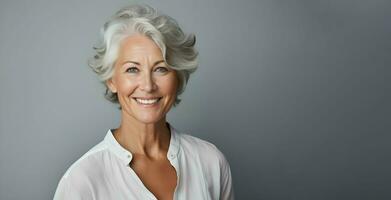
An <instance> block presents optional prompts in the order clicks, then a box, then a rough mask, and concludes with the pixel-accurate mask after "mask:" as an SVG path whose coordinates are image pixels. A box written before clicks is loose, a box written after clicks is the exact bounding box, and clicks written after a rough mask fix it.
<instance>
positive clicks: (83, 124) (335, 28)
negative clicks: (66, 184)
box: [0, 0, 391, 200]
mask: <svg viewBox="0 0 391 200" xmlns="http://www.w3.org/2000/svg"><path fill="white" fill-rule="evenodd" d="M128 2H129V1H125V0H110V1H108V0H107V1H103V0H83V1H79V0H67V1H60V0H34V1H30V0H19V1H12V0H2V1H1V2H0V91H1V94H0V199H2V200H3V199H4V200H13V199H15V200H16V199H37V200H42V199H51V198H52V197H53V194H54V191H55V189H56V187H57V184H58V181H59V180H60V178H61V176H62V175H63V173H64V172H65V170H66V169H67V168H68V167H69V166H70V165H71V164H72V163H73V162H74V161H76V160H77V159H78V158H79V157H80V156H81V155H82V154H84V153H85V152H86V151H87V150H88V149H90V148H91V147H92V146H94V145H95V144H97V143H98V142H99V141H101V140H102V139H103V137H104V135H105V134H106V131H107V130H108V129H109V128H115V127H117V126H118V123H119V119H120V113H119V110H118V109H117V108H116V106H115V105H112V104H111V103H109V102H108V101H106V100H105V99H104V98H103V93H104V88H103V85H101V83H99V81H98V78H97V76H96V75H95V74H94V73H93V72H92V70H90V69H89V67H88V66H87V59H88V58H89V57H90V56H91V55H92V53H93V51H92V45H93V44H94V43H95V41H96V40H97V38H98V34H99V30H100V27H101V26H102V25H103V23H104V22H105V21H106V19H107V18H108V17H109V16H111V15H112V14H113V13H114V12H115V11H116V10H117V9H119V8H120V7H121V6H123V5H127V3H128ZM145 2H146V3H148V4H150V5H151V6H153V7H156V8H158V9H160V10H161V11H162V12H164V13H166V14H168V15H170V16H172V17H174V18H175V19H177V21H178V22H179V24H181V25H182V26H183V29H184V31H186V32H193V33H195V34H196V36H197V47H198V49H199V52H200V66H199V69H198V71H197V72H196V73H195V74H194V75H193V76H192V77H191V78H190V82H189V85H188V87H187V90H186V92H185V94H184V95H183V96H182V98H183V101H182V103H181V104H180V105H179V106H178V107H177V108H174V109H173V110H171V111H170V113H169V115H168V121H169V122H171V123H172V124H173V125H174V126H175V127H176V128H177V129H179V130H181V131H183V132H186V133H189V134H192V135H194V136H197V137H200V138H202V139H205V140H208V141H210V142H212V143H214V144H216V146H218V147H219V149H220V150H221V151H222V152H223V153H224V154H225V156H226V157H227V159H228V161H229V162H230V165H231V170H232V175H233V180H234V188H235V194H236V197H237V199H240V200H241V199H267V200H269V199H270V200H290V199H300V200H304V199H308V200H313V199H319V200H321V199H324V200H329V199H341V200H342V199H356V200H357V199H377V200H380V199H391V192H390V188H391V172H390V169H391V161H390V158H391V155H390V154H391V153H390V152H391V145H390V141H391V136H390V131H391V125H390V124H391V123H390V122H391V120H390V117H391V106H390V102H391V101H390V100H391V96H390V89H391V88H390V87H391V79H390V75H391V70H390V64H391V56H390V53H391V40H390V39H391V37H390V36H391V24H390V19H391V12H390V10H391V3H390V1H385V0H384V1H381V0H371V1H369V0H368V1H353V0H351V1H348V0H328V1H324V0H317V1H305V0H295V1H281V0H268V1H256V0H241V1H239V0H236V1H234V0H214V1H209V0H197V1H190V0H164V1H158V0H154V1H152V0H149V1H145Z"/></svg>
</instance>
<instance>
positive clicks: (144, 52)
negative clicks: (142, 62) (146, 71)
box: [119, 34, 163, 59]
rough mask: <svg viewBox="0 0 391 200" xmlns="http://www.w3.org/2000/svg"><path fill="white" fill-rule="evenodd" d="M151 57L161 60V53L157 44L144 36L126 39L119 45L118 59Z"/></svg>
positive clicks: (138, 35) (133, 36) (132, 36)
mask: <svg viewBox="0 0 391 200" xmlns="http://www.w3.org/2000/svg"><path fill="white" fill-rule="evenodd" d="M139 56H143V57H152V58H155V57H157V58H159V59H160V58H162V57H163V56H162V52H161V50H160V48H159V46H157V44H156V43H155V42H154V41H152V40H151V39H150V38H148V37H147V36H145V35H140V34H137V35H131V36H128V37H126V38H125V39H124V40H123V41H122V42H121V45H120V49H119V57H120V58H121V57H139Z"/></svg>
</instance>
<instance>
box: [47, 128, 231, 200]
mask: <svg viewBox="0 0 391 200" xmlns="http://www.w3.org/2000/svg"><path fill="white" fill-rule="evenodd" d="M168 124H169V123H168ZM169 126H170V130H171V138H170V145H169V149H168V152H167V158H168V160H169V161H170V163H171V165H172V166H173V167H174V168H175V170H176V174H177V186H176V188H175V193H174V200H193V199H194V200H218V199H221V200H233V199H234V192H233V184H232V177H231V170H230V166H229V163H228V162H227V160H226V159H225V157H224V155H223V154H222V153H221V151H220V150H219V149H218V148H217V147H216V146H215V145H213V144H212V143H209V142H207V141H205V140H202V139H199V138H196V137H194V136H191V135H188V134H185V133H179V132H178V131H177V130H176V129H175V128H174V127H173V126H171V124H169ZM131 160H132V153H131V152H129V151H127V150H126V149H125V148H123V147H122V146H121V145H120V144H119V143H118V142H117V140H116V139H115V138H114V136H113V133H112V131H111V130H108V132H107V134H106V136H105V138H104V139H103V141H101V142H100V143H99V144H97V145H95V146H94V147H93V148H91V149H90V150H89V151H88V152H87V153H85V154H84V155H83V156H82V157H81V158H79V159H78V160H77V161H76V162H75V163H74V164H73V165H72V166H71V167H69V169H68V170H67V171H66V172H65V174H64V175H63V177H62V178H61V180H60V181H59V183H58V186H57V190H56V192H55V194H54V200H63V199H67V200H81V199H83V200H89V199H94V200H111V199H113V200H122V199H123V200H125V199H126V200H129V199H140V200H152V199H153V200H156V199H157V198H156V197H155V196H154V195H153V194H152V193H151V192H150V191H149V190H148V189H147V188H146V187H145V185H144V184H143V183H142V181H141V179H140V178H139V177H138V176H137V174H136V173H135V172H134V171H133V169H132V168H131V167H129V163H130V161H131Z"/></svg>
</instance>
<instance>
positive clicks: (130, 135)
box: [113, 113, 170, 159]
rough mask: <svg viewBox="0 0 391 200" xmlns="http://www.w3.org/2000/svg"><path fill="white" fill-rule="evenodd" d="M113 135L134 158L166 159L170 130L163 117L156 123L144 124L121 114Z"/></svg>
mask: <svg viewBox="0 0 391 200" xmlns="http://www.w3.org/2000/svg"><path fill="white" fill-rule="evenodd" d="M113 134H114V137H115V139H116V140H117V141H118V143H119V144H120V145H121V146H123V147H124V148H125V149H127V150H128V151H130V152H131V153H132V154H134V155H136V156H145V157H148V158H151V159H160V158H164V159H165V158H166V157H167V151H168V147H169V144H170V129H169V127H168V126H167V124H166V118H165V117H163V118H162V119H161V120H159V121H158V122H156V123H148V124H145V123H142V122H140V121H138V120H136V119H135V118H133V117H132V116H129V115H127V114H124V113H123V114H122V119H121V124H120V126H119V127H118V128H117V129H116V130H115V131H114V133H113Z"/></svg>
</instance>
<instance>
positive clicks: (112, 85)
mask: <svg viewBox="0 0 391 200" xmlns="http://www.w3.org/2000/svg"><path fill="white" fill-rule="evenodd" d="M106 86H107V87H108V88H109V90H110V91H111V92H112V93H116V92H117V87H116V86H115V82H114V81H113V79H112V78H110V79H108V80H107V81H106Z"/></svg>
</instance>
